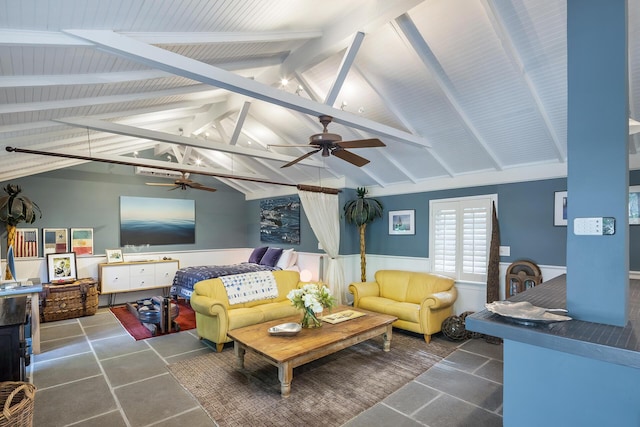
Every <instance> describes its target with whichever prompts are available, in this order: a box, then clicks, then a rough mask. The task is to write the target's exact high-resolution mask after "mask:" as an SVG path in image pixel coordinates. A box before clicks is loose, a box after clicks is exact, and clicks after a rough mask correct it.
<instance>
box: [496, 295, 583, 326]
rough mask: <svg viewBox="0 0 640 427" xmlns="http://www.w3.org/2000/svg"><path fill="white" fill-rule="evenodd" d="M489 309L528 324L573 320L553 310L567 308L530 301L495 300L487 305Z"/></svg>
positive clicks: (557, 310)
mask: <svg viewBox="0 0 640 427" xmlns="http://www.w3.org/2000/svg"><path fill="white" fill-rule="evenodd" d="M485 306H486V307H487V310H489V311H490V312H492V313H495V314H498V315H500V316H503V317H506V318H508V319H510V320H513V321H516V322H518V323H522V324H525V325H528V324H537V323H553V322H564V321H566V320H571V317H569V316H564V315H560V314H555V313H553V312H561V313H566V312H567V310H565V309H563V308H544V307H537V306H535V305H533V304H531V303H530V302H527V301H521V302H511V301H495V302H492V303H489V304H486V305H485Z"/></svg>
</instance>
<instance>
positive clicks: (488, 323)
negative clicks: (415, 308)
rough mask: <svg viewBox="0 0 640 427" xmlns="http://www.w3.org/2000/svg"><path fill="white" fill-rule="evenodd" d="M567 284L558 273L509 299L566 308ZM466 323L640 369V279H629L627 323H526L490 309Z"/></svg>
mask: <svg viewBox="0 0 640 427" xmlns="http://www.w3.org/2000/svg"><path fill="white" fill-rule="evenodd" d="M566 284H567V283H566V275H562V276H558V277H556V278H554V279H551V280H549V281H548V282H544V283H542V284H540V285H538V286H536V287H535V288H532V289H529V290H528V291H526V292H523V293H521V294H518V295H516V296H514V297H512V298H509V301H514V302H516V301H528V302H530V303H531V304H533V305H535V306H538V307H545V308H566V302H567V293H566ZM568 316H571V313H568ZM465 323H466V328H467V329H468V330H470V331H474V332H480V333H483V334H486V335H491V336H495V337H500V338H503V339H505V340H512V341H518V342H522V343H525V344H531V345H535V346H538V347H545V348H549V349H552V350H557V351H563V352H565V353H571V354H575V355H578V356H583V357H588V358H591V359H597V360H602V361H605V362H609V363H615V364H618V365H623V366H630V367H634V368H638V369H640V280H634V279H632V280H630V283H629V321H628V322H627V325H626V326H624V327H620V326H612V325H605V324H601V323H592V322H585V321H582V320H576V319H573V320H569V321H565V322H556V323H549V324H536V325H533V326H526V325H522V324H520V323H517V322H515V321H513V320H511V319H508V318H505V317H502V316H500V315H497V314H494V313H491V312H490V311H488V310H483V311H481V312H479V313H474V314H472V315H470V316H467V317H466V319H465Z"/></svg>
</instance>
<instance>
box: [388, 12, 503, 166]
mask: <svg viewBox="0 0 640 427" xmlns="http://www.w3.org/2000/svg"><path fill="white" fill-rule="evenodd" d="M394 25H397V26H398V28H399V30H400V31H399V34H402V35H403V36H404V37H405V38H406V39H407V40H408V42H409V44H410V45H411V46H412V47H413V49H414V50H415V52H416V54H417V55H418V56H419V57H420V59H421V60H422V62H423V63H424V65H425V67H427V69H428V70H429V71H430V73H431V74H432V76H433V78H434V79H435V80H436V81H437V82H438V86H439V87H440V89H441V90H442V92H443V94H444V95H445V97H446V99H447V100H448V101H449V102H450V103H451V105H452V107H453V109H454V111H455V112H456V113H457V114H458V115H459V116H460V119H461V121H462V123H463V124H464V126H465V127H466V128H467V130H468V131H469V133H470V134H471V135H473V136H474V138H475V139H476V140H477V141H478V143H479V144H480V145H481V146H482V148H483V149H484V151H485V152H486V153H487V154H488V156H489V158H490V159H491V162H492V163H493V166H494V167H495V168H496V169H497V170H502V169H503V166H502V165H501V163H500V161H499V159H498V156H497V155H496V154H495V153H494V152H493V150H492V149H491V146H490V144H489V143H488V142H487V141H485V140H484V138H483V137H482V135H480V133H479V132H478V130H477V129H476V128H475V126H474V125H473V123H472V121H471V119H470V118H469V117H468V116H467V114H466V113H465V111H464V109H463V108H462V106H461V105H460V103H459V102H458V100H457V99H456V96H455V91H454V90H453V87H452V84H451V82H450V81H449V79H448V77H447V75H446V73H445V71H444V70H443V69H442V66H441V65H440V63H439V62H438V59H437V58H436V57H435V55H434V54H433V52H432V51H431V48H430V47H429V45H428V44H427V42H426V40H424V38H423V37H422V36H421V35H420V31H419V30H418V29H417V28H416V26H415V24H414V23H413V20H412V19H411V17H409V15H407V14H405V15H402V16H400V17H398V18H397V19H396V20H395V24H394Z"/></svg>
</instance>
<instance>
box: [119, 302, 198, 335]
mask: <svg viewBox="0 0 640 427" xmlns="http://www.w3.org/2000/svg"><path fill="white" fill-rule="evenodd" d="M174 302H175V301H174ZM177 304H178V307H179V313H178V317H176V318H175V322H176V323H177V324H178V325H179V326H180V331H187V330H189V329H193V328H195V327H196V315H195V312H194V311H193V309H192V308H191V304H189V302H188V301H185V300H183V299H181V300H178V302H177ZM111 312H112V313H113V314H114V315H115V316H116V318H117V319H118V321H120V324H122V326H123V327H124V328H125V329H126V330H127V332H129V335H131V336H132V337H133V338H134V339H135V340H137V341H139V340H145V339H147V338H151V337H152V336H153V335H152V334H151V331H150V330H149V329H147V328H146V327H145V326H144V325H143V324H142V323H140V321H139V320H138V319H137V318H136V316H134V315H133V314H131V312H130V311H129V309H128V308H127V306H126V305H122V306H118V307H111ZM174 332H178V331H175V330H172V331H171V332H169V333H174ZM160 335H167V334H166V333H165V334H161V333H160V332H158V333H156V335H155V336H160Z"/></svg>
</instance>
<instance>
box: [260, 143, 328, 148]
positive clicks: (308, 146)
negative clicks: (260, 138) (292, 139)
mask: <svg viewBox="0 0 640 427" xmlns="http://www.w3.org/2000/svg"><path fill="white" fill-rule="evenodd" d="M267 147H284V148H289V147H307V148H316V147H317V145H315V144H269V145H267Z"/></svg>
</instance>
